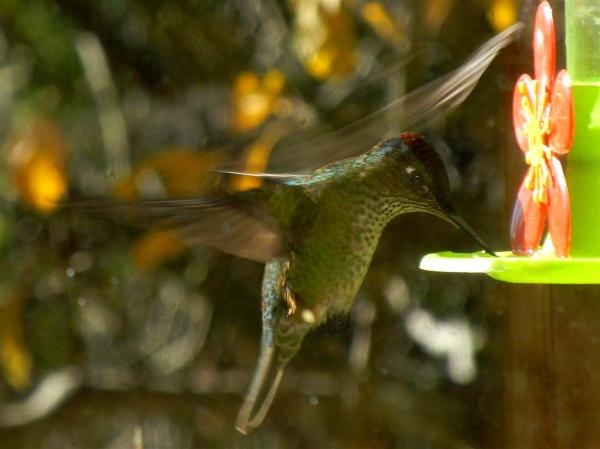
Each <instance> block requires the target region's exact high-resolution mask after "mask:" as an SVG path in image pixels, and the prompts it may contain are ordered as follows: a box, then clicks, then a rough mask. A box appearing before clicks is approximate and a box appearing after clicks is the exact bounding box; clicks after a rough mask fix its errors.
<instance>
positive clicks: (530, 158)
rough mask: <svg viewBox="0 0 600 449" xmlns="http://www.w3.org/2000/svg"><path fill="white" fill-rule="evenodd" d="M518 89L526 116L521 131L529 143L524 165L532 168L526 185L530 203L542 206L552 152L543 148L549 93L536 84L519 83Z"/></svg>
mask: <svg viewBox="0 0 600 449" xmlns="http://www.w3.org/2000/svg"><path fill="white" fill-rule="evenodd" d="M518 88H519V93H520V94H521V105H522V108H523V111H524V112H525V124H524V126H523V127H524V129H523V131H524V133H525V135H526V136H527V143H528V145H527V146H528V150H527V152H526V153H525V161H526V162H527V163H528V164H529V165H530V166H531V168H530V169H529V173H528V174H527V178H526V181H525V185H526V186H527V188H528V189H529V190H532V191H533V200H534V201H535V202H536V203H545V202H546V201H547V194H546V193H547V192H546V187H547V185H548V176H549V170H548V160H549V159H550V157H552V150H551V149H550V148H549V147H548V145H546V136H547V135H548V132H549V130H550V124H549V120H548V117H549V115H550V104H549V103H548V93H547V92H546V89H540V84H539V82H538V81H537V80H532V81H531V82H530V83H527V82H520V83H519V87H518ZM540 90H541V92H540Z"/></svg>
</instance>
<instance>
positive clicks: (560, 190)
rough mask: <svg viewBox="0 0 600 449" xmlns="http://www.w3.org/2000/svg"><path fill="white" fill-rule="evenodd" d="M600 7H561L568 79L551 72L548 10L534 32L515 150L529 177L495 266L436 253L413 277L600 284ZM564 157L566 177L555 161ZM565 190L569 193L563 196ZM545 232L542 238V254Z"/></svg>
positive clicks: (593, 0) (591, 1)
mask: <svg viewBox="0 0 600 449" xmlns="http://www.w3.org/2000/svg"><path fill="white" fill-rule="evenodd" d="M597 1H598V0H578V1H574V0H570V1H569V0H567V1H565V16H566V17H565V18H566V20H565V23H566V31H567V32H566V40H567V67H568V71H567V70H561V71H559V72H558V73H556V69H555V47H556V45H555V37H554V25H553V19H552V10H551V8H550V5H549V4H548V2H546V1H543V2H541V3H540V5H539V7H538V10H537V14H536V19H535V25H534V33H533V50H534V51H533V53H534V77H531V76H530V75H527V74H524V75H521V77H520V78H519V79H518V80H517V82H516V85H515V90H514V95H513V124H514V128H515V136H516V141H517V143H518V146H519V148H520V149H521V150H522V152H523V155H524V159H525V162H526V163H527V164H528V165H529V169H528V171H527V174H526V176H525V179H524V180H523V183H522V184H521V187H520V189H519V193H518V195H517V200H516V203H515V207H514V210H513V217H512V222H511V245H512V251H502V252H498V253H497V254H498V257H493V256H491V255H488V254H485V253H482V252H477V253H454V252H440V253H435V254H428V255H426V256H425V257H424V258H423V259H422V260H421V269H424V270H429V271H441V272H463V273H486V274H488V275H489V276H491V277H492V278H494V279H497V280H500V281H506V282H515V283H537V284H542V283H543V284H600V52H598V48H600V22H598V20H597V14H598V5H597ZM567 153H568V157H567V159H568V168H567V177H566V178H565V176H564V174H563V169H562V165H561V162H560V161H559V157H561V156H564V155H566V154H567ZM567 185H568V188H567ZM544 228H547V230H548V236H547V238H546V239H545V242H544V244H543V245H542V246H540V243H541V240H542V233H543V231H544Z"/></svg>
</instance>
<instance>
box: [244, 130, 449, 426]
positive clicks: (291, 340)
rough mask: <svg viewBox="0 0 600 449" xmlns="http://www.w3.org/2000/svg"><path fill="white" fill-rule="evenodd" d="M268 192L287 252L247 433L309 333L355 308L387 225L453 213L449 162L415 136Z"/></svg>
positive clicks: (270, 307)
mask: <svg viewBox="0 0 600 449" xmlns="http://www.w3.org/2000/svg"><path fill="white" fill-rule="evenodd" d="M265 191H266V192H268V194H267V195H266V199H267V208H268V209H269V210H270V212H271V213H272V215H273V216H274V217H275V218H276V220H277V221H278V223H279V225H280V226H281V229H282V232H283V234H284V235H285V240H286V250H285V252H284V253H283V254H281V255H279V256H277V257H276V258H274V259H273V260H271V261H269V262H267V264H266V268H265V274H264V278H263V289H262V298H263V300H262V308H263V338H262V344H261V355H260V357H259V363H258V366H257V371H256V373H255V376H254V380H253V382H252V384H251V386H250V389H249V392H248V395H247V399H246V402H245V404H244V406H243V407H242V409H241V411H240V415H239V417H238V422H237V428H238V430H240V431H242V432H243V433H247V432H249V431H250V430H252V429H253V428H254V427H256V426H257V425H258V424H260V422H261V421H262V419H263V418H264V416H265V414H266V411H267V410H268V407H269V405H270V402H271V400H272V399H273V395H274V391H275V390H276V388H277V384H278V382H279V380H280V379H281V375H282V372H283V368H284V367H285V365H286V364H287V363H288V362H289V360H290V359H291V358H292V357H293V356H294V355H295V354H296V352H297V351H298V350H299V348H300V344H301V342H302V339H303V338H304V336H305V335H306V334H307V333H308V331H309V330H311V329H312V328H314V327H316V326H318V325H319V324H321V323H323V322H324V321H325V320H326V319H327V318H328V317H330V316H332V315H334V314H339V313H345V312H348V311H349V309H350V308H351V306H352V302H353V300H354V297H355V296H356V293H357V291H358V289H359V287H360V285H361V284H362V282H363V279H364V277H365V275H366V273H367V270H368V267H369V264H370V262H371V258H372V256H373V253H374V251H375V248H376V247H377V243H378V241H379V238H380V236H381V233H382V231H383V229H384V227H385V226H386V224H387V223H388V222H389V221H390V220H391V219H393V218H394V217H396V216H398V215H400V214H402V213H409V212H428V213H432V214H434V215H438V216H440V217H443V218H446V219H450V218H449V217H450V216H452V215H453V210H452V207H451V205H450V202H449V200H448V179H447V176H446V172H445V169H444V166H443V163H442V161H441V159H440V157H439V156H438V154H437V153H436V152H435V150H434V149H433V148H432V147H431V146H430V145H429V144H427V143H426V142H425V141H424V140H423V139H422V137H421V136H419V135H415V134H409V133H405V134H402V135H401V136H400V137H399V138H394V139H389V140H386V141H384V142H382V143H381V144H379V145H377V146H376V147H375V148H373V149H372V150H371V151H369V152H367V153H365V154H363V155H361V156H359V157H356V158H351V159H347V160H344V161H340V162H336V163H333V164H330V165H328V166H326V167H323V168H321V169H319V170H316V171H314V172H313V173H311V174H310V175H307V176H305V177H301V178H293V179H289V180H285V181H283V182H280V183H279V184H275V185H269V186H267V187H265V189H263V192H265ZM264 367H269V369H263V368H264Z"/></svg>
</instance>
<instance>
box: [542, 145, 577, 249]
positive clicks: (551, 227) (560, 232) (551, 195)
mask: <svg viewBox="0 0 600 449" xmlns="http://www.w3.org/2000/svg"><path fill="white" fill-rule="evenodd" d="M548 166H549V167H550V178H551V181H550V185H549V186H548V190H549V192H548V231H549V232H550V237H551V238H552V243H553V244H554V250H555V252H556V255H557V256H558V257H567V256H568V255H569V249H570V248H571V207H570V205H569V190H568V188H567V181H566V180H565V175H564V174H563V170H562V166H561V165H560V161H559V160H558V159H556V158H555V157H553V158H551V159H550V161H549V163H548Z"/></svg>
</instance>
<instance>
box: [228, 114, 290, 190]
mask: <svg viewBox="0 0 600 449" xmlns="http://www.w3.org/2000/svg"><path fill="white" fill-rule="evenodd" d="M287 132H288V127H287V126H286V125H285V124H284V123H282V122H274V123H270V124H269V125H268V126H266V128H265V130H264V131H263V133H262V134H261V135H260V136H259V137H258V138H257V139H256V140H255V141H254V142H253V143H252V144H251V145H250V146H249V147H248V148H247V149H246V151H245V154H244V156H243V159H244V166H243V168H242V171H245V172H249V173H261V172H264V171H265V169H266V168H267V163H268V162H269V156H270V155H271V151H272V150H273V147H274V146H275V144H276V143H277V141H278V140H279V139H280V138H281V137H282V136H284V135H285V134H286V133H287ZM261 184H262V180H261V178H259V177H257V176H234V177H233V178H232V179H231V183H230V189H231V190H232V191H234V192H241V191H244V190H250V189H256V188H258V187H260V186H261Z"/></svg>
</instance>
